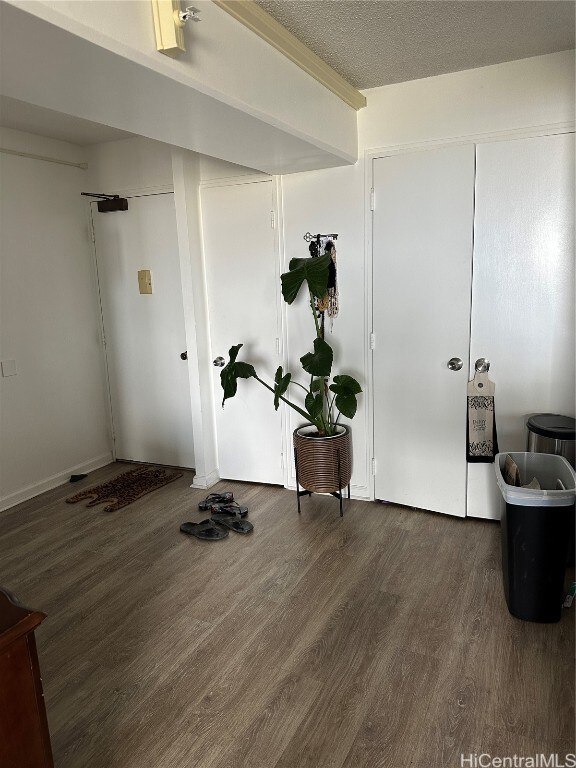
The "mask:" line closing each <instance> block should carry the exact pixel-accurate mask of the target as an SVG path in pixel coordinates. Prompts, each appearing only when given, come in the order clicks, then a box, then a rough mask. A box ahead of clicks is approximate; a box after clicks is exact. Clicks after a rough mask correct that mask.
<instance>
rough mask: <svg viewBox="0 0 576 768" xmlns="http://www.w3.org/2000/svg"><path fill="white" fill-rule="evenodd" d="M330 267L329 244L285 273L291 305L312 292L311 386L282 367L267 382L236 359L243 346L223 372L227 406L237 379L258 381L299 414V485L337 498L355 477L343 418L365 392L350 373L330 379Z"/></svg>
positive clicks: (306, 363) (306, 361)
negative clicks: (327, 306)
mask: <svg viewBox="0 0 576 768" xmlns="http://www.w3.org/2000/svg"><path fill="white" fill-rule="evenodd" d="M330 246H331V244H330ZM331 264H332V255H331V251H330V250H329V246H328V245H327V250H326V252H325V253H324V254H322V255H321V256H317V257H314V258H298V259H292V260H291V261H290V264H289V269H288V272H286V273H284V274H283V275H281V281H282V296H283V298H284V301H286V303H287V304H292V303H293V302H294V300H295V298H296V297H297V296H298V293H299V292H300V289H301V288H302V286H303V285H306V287H307V289H308V294H309V303H310V310H311V312H312V317H313V319H314V327H315V331H316V336H315V338H314V341H313V350H312V351H311V352H308V353H306V354H305V355H303V356H302V357H301V358H300V362H301V364H302V368H303V370H304V373H305V374H307V383H306V384H302V383H300V382H297V381H294V380H293V378H292V374H291V373H290V372H286V373H285V372H284V371H283V369H282V366H280V367H279V368H278V370H277V371H276V375H275V376H274V382H273V383H267V382H266V381H264V380H263V379H261V378H260V377H259V376H258V374H257V373H256V371H255V369H254V367H253V366H252V365H251V364H250V363H246V362H243V361H241V360H238V359H237V358H238V353H239V351H240V349H241V347H242V344H236V345H235V346H233V347H231V349H230V352H229V354H230V360H229V361H228V363H227V365H226V366H225V367H224V368H223V369H222V371H221V373H220V381H221V384H222V389H223V391H224V397H223V399H222V406H224V403H225V402H226V400H227V399H228V398H230V397H234V395H235V394H236V391H237V388H238V379H249V378H254V379H256V381H258V382H259V383H260V384H261V385H262V386H264V387H266V389H268V390H270V392H271V393H272V394H273V395H274V407H275V408H276V410H278V407H279V405H280V401H282V402H284V403H286V404H287V405H288V406H290V408H292V409H293V410H294V411H296V412H297V413H298V414H300V416H302V418H303V419H304V421H305V424H304V425H303V426H301V427H299V428H297V429H296V430H295V431H294V450H295V460H296V479H297V482H298V483H299V484H300V485H302V486H303V487H304V488H305V489H306V491H307V492H314V493H334V495H338V494H339V492H340V490H341V489H342V488H345V487H346V486H347V485H348V484H349V482H350V477H351V474H352V443H351V437H350V430H349V429H348V427H347V426H346V425H344V424H341V423H340V417H341V416H344V417H346V418H348V419H351V418H353V417H354V415H355V413H356V409H357V396H358V395H359V394H360V393H361V392H362V389H361V387H360V385H359V383H358V382H357V381H356V379H354V378H353V377H352V376H349V375H347V374H339V375H336V376H333V377H332V379H331V374H332V363H333V358H334V353H333V350H332V347H331V346H330V345H329V344H328V343H327V342H326V341H325V339H324V323H323V319H324V318H323V310H322V309H321V308H322V307H323V306H325V298H326V296H327V293H328V283H329V274H330V269H331ZM295 390H297V394H301V396H300V398H299V401H298V402H294V400H293V397H294V394H295ZM289 391H290V395H289V396H288V392H289Z"/></svg>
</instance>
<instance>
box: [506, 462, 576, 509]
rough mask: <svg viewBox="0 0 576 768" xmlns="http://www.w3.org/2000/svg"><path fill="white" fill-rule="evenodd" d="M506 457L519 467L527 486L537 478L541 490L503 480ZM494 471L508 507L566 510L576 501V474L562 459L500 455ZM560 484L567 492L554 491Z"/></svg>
mask: <svg viewBox="0 0 576 768" xmlns="http://www.w3.org/2000/svg"><path fill="white" fill-rule="evenodd" d="M506 456H511V457H512V459H514V461H515V462H516V464H517V465H518V469H519V470H520V477H521V479H522V481H523V482H526V483H528V482H530V480H531V479H532V478H533V477H535V478H537V479H538V482H539V483H540V484H541V489H540V490H538V489H536V488H522V487H518V486H515V485H508V483H507V482H506V481H505V480H504V476H503V469H504V465H505V463H506ZM494 469H495V472H496V482H497V483H498V487H499V488H500V491H501V492H502V497H503V499H504V501H505V502H506V503H507V504H514V505H516V506H520V507H567V506H571V505H572V504H574V502H575V500H576V472H575V471H574V469H573V468H572V467H571V466H570V464H568V462H567V461H566V459H565V458H564V457H563V456H556V455H554V454H553V453H529V452H527V451H526V452H521V453H520V452H516V451H515V452H510V453H497V454H496V457H495V462H494ZM558 480H560V481H561V483H562V485H563V486H564V490H561V489H558V490H555V489H556V486H557V482H558Z"/></svg>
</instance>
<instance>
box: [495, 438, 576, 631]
mask: <svg viewBox="0 0 576 768" xmlns="http://www.w3.org/2000/svg"><path fill="white" fill-rule="evenodd" d="M507 456H510V457H511V458H512V459H513V461H514V462H515V463H516V465H517V466H518V469H519V471H520V482H521V483H522V484H523V485H525V484H528V483H530V481H531V480H532V479H533V478H536V479H537V480H538V481H539V484H540V488H539V489H535V488H523V487H519V486H515V485H509V484H508V483H507V482H506V480H505V479H504V476H503V471H504V466H505V463H506V457H507ZM495 471H496V481H497V483H498V487H499V488H500V491H501V492H502V499H503V505H502V517H501V534H502V537H501V538H502V576H503V583H504V595H505V597H506V604H507V606H508V610H509V611H510V613H511V614H512V615H513V616H516V617H517V618H518V619H523V620H524V621H537V622H555V621H560V617H561V615H562V602H563V599H564V577H565V572H566V562H567V559H568V552H569V543H570V524H571V520H572V519H573V517H574V501H575V494H576V490H575V489H576V474H575V472H574V469H573V468H572V467H571V466H570V464H569V463H568V462H567V461H566V459H564V458H563V457H562V456H554V455H552V454H544V453H528V452H526V453H516V452H514V453H508V454H506V453H499V454H497V456H496V461H495Z"/></svg>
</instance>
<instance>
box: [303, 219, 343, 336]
mask: <svg viewBox="0 0 576 768" xmlns="http://www.w3.org/2000/svg"><path fill="white" fill-rule="evenodd" d="M337 239H338V235H337V234H332V235H311V234H310V232H306V234H305V235H304V240H305V241H306V242H307V243H309V246H308V250H309V251H310V256H311V257H312V258H313V259H315V258H318V257H319V256H324V255H326V254H328V255H329V256H330V257H331V262H330V263H329V265H328V291H327V293H326V295H325V296H322V297H321V298H319V299H316V302H315V303H316V310H317V312H318V313H319V315H320V329H321V338H324V324H325V315H328V317H329V318H330V332H332V326H333V323H334V318H335V317H338V273H337V269H336V245H335V243H334V241H335V240H337Z"/></svg>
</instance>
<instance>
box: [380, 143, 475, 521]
mask: <svg viewBox="0 0 576 768" xmlns="http://www.w3.org/2000/svg"><path fill="white" fill-rule="evenodd" d="M373 172H374V198H375V210H374V217H373V329H374V332H375V344H376V346H375V350H374V353H373V392H374V454H375V458H376V467H377V471H376V477H375V496H376V498H377V499H382V500H384V501H390V502H394V503H398V504H406V505H409V506H414V507H420V508H423V509H429V510H433V511H436V512H443V513H447V514H451V515H457V516H461V517H463V516H464V515H465V514H466V467H467V465H466V383H467V375H468V362H469V329H470V287H471V268H472V233H473V215H474V146H473V145H471V144H470V145H463V146H450V147H444V148H440V149H431V150H426V151H420V152H411V153H406V154H396V155H391V156H388V157H382V158H378V159H376V160H375V161H374V169H373ZM451 358H459V359H460V360H461V361H462V367H461V368H460V369H459V370H455V371H454V370H450V369H449V368H448V361H449V360H450V359H451Z"/></svg>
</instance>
